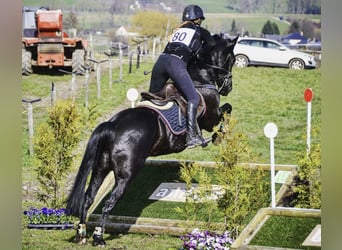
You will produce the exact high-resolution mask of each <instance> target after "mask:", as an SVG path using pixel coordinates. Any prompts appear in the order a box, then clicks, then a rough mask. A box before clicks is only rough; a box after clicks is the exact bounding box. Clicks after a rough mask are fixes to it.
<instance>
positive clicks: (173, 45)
mask: <svg viewBox="0 0 342 250" xmlns="http://www.w3.org/2000/svg"><path fill="white" fill-rule="evenodd" d="M213 46H215V40H214V38H213V37H212V36H211V34H210V32H209V31H208V30H206V29H204V28H202V27H201V26H199V25H196V24H194V23H191V22H189V23H186V24H185V25H183V26H181V27H180V28H178V29H177V30H175V32H173V34H172V36H171V38H170V40H169V42H168V44H167V45H166V47H165V49H164V53H166V54H173V55H177V56H179V57H180V58H182V59H183V60H184V61H185V62H186V63H188V62H189V61H190V59H192V58H193V57H194V56H195V55H196V54H198V52H199V51H200V50H201V49H204V50H206V49H210V48H211V47H213Z"/></svg>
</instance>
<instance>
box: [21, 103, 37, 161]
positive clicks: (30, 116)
mask: <svg viewBox="0 0 342 250" xmlns="http://www.w3.org/2000/svg"><path fill="white" fill-rule="evenodd" d="M39 101H41V99H40V98H38V99H34V100H25V99H23V100H22V102H25V103H27V118H28V128H29V152H30V156H33V144H32V138H33V105H32V104H33V103H35V102H39Z"/></svg>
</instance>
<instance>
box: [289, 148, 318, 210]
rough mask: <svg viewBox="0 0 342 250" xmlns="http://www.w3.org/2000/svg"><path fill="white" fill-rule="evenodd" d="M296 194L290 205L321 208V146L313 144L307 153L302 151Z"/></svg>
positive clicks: (294, 190)
mask: <svg viewBox="0 0 342 250" xmlns="http://www.w3.org/2000/svg"><path fill="white" fill-rule="evenodd" d="M296 179H297V185H296V186H294V187H293V192H294V194H295V196H296V198H295V199H294V201H293V203H292V205H294V206H295V207H302V208H317V209H319V208H321V194H322V189H321V147H320V144H313V145H312V146H311V149H310V152H309V154H307V153H306V152H305V154H304V153H303V154H302V156H301V158H300V160H299V162H298V174H297V177H296Z"/></svg>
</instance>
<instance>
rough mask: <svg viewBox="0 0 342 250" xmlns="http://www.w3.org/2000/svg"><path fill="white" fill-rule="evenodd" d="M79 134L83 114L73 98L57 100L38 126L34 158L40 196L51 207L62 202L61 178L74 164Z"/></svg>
mask: <svg viewBox="0 0 342 250" xmlns="http://www.w3.org/2000/svg"><path fill="white" fill-rule="evenodd" d="M80 133H81V124H80V115H79V113H78V110H77V107H76V105H75V104H74V103H72V102H71V101H59V102H57V103H56V105H55V106H53V107H52V108H51V109H50V110H49V116H48V118H47V121H46V122H43V123H41V124H40V125H39V126H38V127H37V133H36V136H35V137H34V157H35V160H36V164H37V166H36V168H35V171H36V174H37V180H38V182H39V184H40V189H39V191H38V199H39V200H40V201H43V202H45V203H47V204H48V205H49V206H51V207H58V206H60V205H62V202H63V198H64V197H63V193H62V192H60V188H61V181H62V180H63V178H64V177H65V176H66V174H67V173H68V171H69V170H70V167H71V165H72V162H73V159H74V154H73V150H74V149H75V147H76V146H77V143H78V142H79V137H80V136H79V135H80Z"/></svg>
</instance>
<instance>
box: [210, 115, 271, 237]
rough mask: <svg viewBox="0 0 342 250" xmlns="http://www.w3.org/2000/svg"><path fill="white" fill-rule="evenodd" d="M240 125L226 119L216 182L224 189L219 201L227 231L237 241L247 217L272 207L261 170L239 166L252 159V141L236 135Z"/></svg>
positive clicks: (244, 136)
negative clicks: (249, 142)
mask: <svg viewBox="0 0 342 250" xmlns="http://www.w3.org/2000/svg"><path fill="white" fill-rule="evenodd" d="M236 123H237V121H236V120H234V119H231V118H229V117H226V118H225V119H224V123H223V130H222V132H219V133H218V138H219V139H220V141H221V142H220V144H219V154H218V155H217V159H216V161H217V162H218V169H217V171H216V175H215V176H216V179H217V181H218V184H219V185H220V186H222V188H223V191H224V192H223V196H222V197H220V198H219V199H218V208H219V209H220V210H221V211H223V213H224V217H225V227H226V230H230V231H231V235H232V237H233V238H235V237H236V236H238V235H239V233H240V232H241V230H242V229H243V228H244V227H245V226H246V223H248V222H247V221H246V217H247V216H248V215H250V214H252V213H254V212H256V211H257V210H258V209H259V208H261V207H264V206H265V204H267V203H268V195H267V194H268V193H269V192H268V190H269V184H268V182H265V180H264V177H265V173H264V171H262V170H261V169H258V168H256V169H251V168H247V167H245V166H241V165H239V164H238V162H241V161H242V160H246V159H249V160H250V159H251V158H252V157H251V151H250V149H249V146H248V138H247V136H246V135H244V134H243V133H241V132H238V131H235V126H236Z"/></svg>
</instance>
